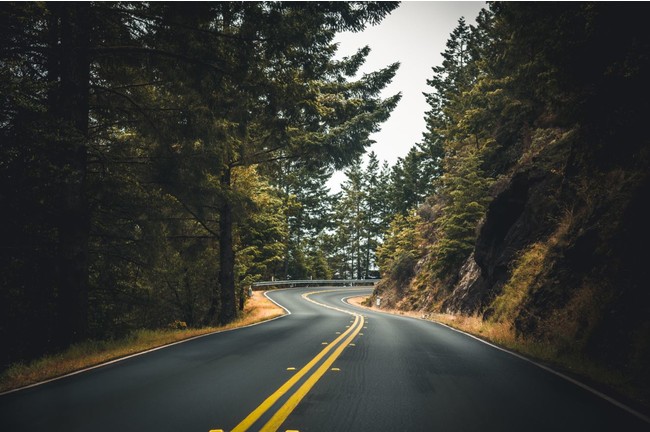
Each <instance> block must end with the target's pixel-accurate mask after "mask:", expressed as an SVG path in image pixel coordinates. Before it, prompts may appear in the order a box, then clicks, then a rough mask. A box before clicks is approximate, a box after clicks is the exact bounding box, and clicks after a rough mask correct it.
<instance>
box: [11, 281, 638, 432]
mask: <svg viewBox="0 0 650 432" xmlns="http://www.w3.org/2000/svg"><path fill="white" fill-rule="evenodd" d="M370 291H371V289H369V288H362V289H355V288H346V289H341V288H305V289H290V290H281V291H275V292H272V293H269V297H270V298H272V299H273V300H274V301H276V302H277V303H279V304H281V305H283V306H284V307H285V308H287V309H288V310H289V311H290V314H289V315H287V316H284V317H282V318H280V319H276V320H274V321H271V322H267V323H264V324H261V325H256V326H252V327H248V328H243V329H238V330H233V331H228V332H222V333H217V334H213V335H209V336H205V337H201V338H198V339H194V340H192V341H188V342H185V343H181V344H177V345H173V346H170V347H167V348H164V349H160V350H156V351H153V352H150V353H147V354H144V355H141V356H137V357H133V358H130V359H127V360H124V361H120V362H116V363H112V364H110V365H106V366H103V367H100V368H96V369H93V370H90V371H87V372H84V373H81V374H77V375H73V376H69V377H65V378H63V379H59V380H56V381H52V382H49V383H47V384H43V385H39V386H36V387H32V388H29V389H25V390H21V391H17V392H13V393H9V394H5V395H1V396H0V431H7V432H10V431H11V432H14V431H66V432H72V431H93V432H99V431H139V432H140V431H156V432H158V431H175V432H178V431H182V432H185V431H198V432H208V431H216V430H223V431H244V430H250V431H275V430H280V431H283V432H284V431H301V432H315V431H337V432H342V431H355V432H363V431H427V432H428V431H492V430H493V431H522V430H525V431H577V430H588V431H650V423H648V422H646V421H645V420H644V419H642V418H639V417H638V416H635V415H633V414H631V413H629V412H628V411H626V410H625V409H622V408H620V407H618V406H616V405H614V404H612V403H611V402H609V401H607V400H605V399H602V398H601V397H599V396H597V395H595V394H594V393H592V392H590V391H588V390H585V389H583V388H581V387H579V386H577V385H575V384H574V383H571V382H569V381H567V380H565V379H563V378H561V377H559V376H557V375H555V374H552V373H550V372H548V371H546V370H544V369H542V368H540V367H538V366H536V365H534V364H532V363H530V362H527V361H524V360H522V359H520V358H518V357H516V356H513V355H511V354H509V353H507V352H504V351H502V350H499V349H497V348H494V347H492V346H490V345H487V344H485V343H482V342H480V341H477V340H476V339H474V338H471V337H468V336H466V335H464V334H461V333H459V332H456V331H453V330H450V329H448V328H446V327H444V326H440V325H438V324H435V323H432V322H427V321H422V320H416V319H412V318H406V317H401V316H393V315H386V314H381V313H376V312H372V311H366V310H361V309H358V308H355V307H353V306H351V305H348V304H346V303H344V302H343V301H342V299H343V298H345V297H349V296H353V295H360V294H366V293H369V292H370Z"/></svg>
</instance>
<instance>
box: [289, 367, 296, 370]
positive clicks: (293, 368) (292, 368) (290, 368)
mask: <svg viewBox="0 0 650 432" xmlns="http://www.w3.org/2000/svg"><path fill="white" fill-rule="evenodd" d="M287 370H288V371H294V370H296V368H295V367H288V368H287Z"/></svg>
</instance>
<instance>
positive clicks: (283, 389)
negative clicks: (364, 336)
mask: <svg viewBox="0 0 650 432" xmlns="http://www.w3.org/2000/svg"><path fill="white" fill-rule="evenodd" d="M319 292H322V291H319ZM315 293H316V292H312V293H306V294H303V297H304V298H306V299H307V300H309V301H311V302H312V303H315V304H318V305H321V306H325V307H327V308H330V309H334V308H332V307H330V306H327V305H323V304H321V303H318V302H316V301H314V300H311V299H309V298H308V297H305V296H308V295H310V294H315ZM337 310H340V311H342V310H341V309H337ZM345 312H346V313H349V314H353V315H354V316H355V319H354V323H355V324H354V326H353V327H352V328H349V329H348V330H346V331H345V333H343V334H342V335H340V336H339V337H337V338H336V339H335V340H334V341H333V342H332V343H330V344H328V345H327V346H325V348H323V350H322V351H321V352H320V353H318V354H317V355H316V357H314V358H313V359H312V360H311V361H310V362H309V363H307V364H306V365H305V366H304V367H303V368H302V369H300V371H298V372H297V373H296V374H294V375H293V376H292V377H291V378H290V379H289V380H287V381H286V382H285V383H284V384H283V385H282V386H280V388H278V389H277V390H276V391H275V392H274V393H273V394H272V395H271V396H269V397H268V398H266V400H264V402H262V403H261V404H260V405H259V406H258V407H257V408H256V409H255V410H254V411H253V412H251V413H250V414H249V415H248V416H247V417H246V418H245V419H244V420H242V421H241V422H240V423H239V424H238V425H237V426H235V428H234V429H233V430H232V432H244V431H246V430H247V429H248V428H249V427H251V426H252V425H253V424H254V423H255V422H256V421H257V420H259V418H260V417H261V416H262V415H263V414H264V413H265V412H266V411H268V410H269V409H270V408H271V407H272V406H273V405H274V404H275V403H276V402H277V401H278V399H280V398H281V397H282V396H284V395H285V394H286V393H287V392H288V391H289V390H291V388H292V387H293V386H294V385H295V384H296V383H297V382H298V381H299V380H300V379H301V378H302V377H303V376H305V375H306V374H307V373H308V372H309V371H310V370H311V369H312V368H313V367H314V366H315V365H316V364H317V363H318V362H319V361H320V360H321V359H322V358H323V357H325V356H326V355H327V354H328V353H329V352H330V351H331V350H333V349H334V350H335V351H334V353H333V354H332V355H331V356H330V357H329V358H328V360H326V363H327V362H328V361H329V359H331V358H332V357H338V356H339V355H340V352H341V351H343V348H345V347H346V346H347V344H348V343H349V341H350V340H351V339H352V338H354V336H356V335H355V334H354V332H355V327H358V328H357V329H356V332H357V333H358V332H359V331H360V330H361V327H362V326H363V318H362V317H361V316H360V315H357V314H355V313H353V312H349V311H345ZM359 323H360V325H358V326H357V324H359ZM350 333H352V334H353V335H352V336H351V337H349V338H348V339H347V340H346V341H345V342H344V343H342V344H341V345H340V346H341V347H343V348H340V349H335V348H336V346H337V344H338V343H339V342H341V341H342V340H343V339H345V338H346V336H348V334H350ZM333 362H334V359H332V362H331V363H333ZM331 363H328V365H331ZM321 367H322V366H321ZM328 367H329V366H328ZM318 371H320V368H319V369H317V370H316V372H315V373H314V375H315V374H316V373H318ZM323 373H324V372H323ZM314 375H312V376H311V377H310V378H309V379H308V380H307V381H309V380H310V379H311V378H313V376H314ZM321 375H322V374H321ZM319 378H320V376H319ZM314 383H315V381H314ZM312 386H313V384H312ZM303 387H304V384H303V386H301V387H300V389H302V388H303ZM310 388H311V387H310ZM300 389H299V390H300ZM301 399H302V397H301ZM285 405H286V404H285ZM276 414H277V413H276ZM287 416H288V413H287ZM277 427H280V424H278V425H277ZM277 427H276V429H273V430H274V431H275V430H277ZM268 430H270V429H268Z"/></svg>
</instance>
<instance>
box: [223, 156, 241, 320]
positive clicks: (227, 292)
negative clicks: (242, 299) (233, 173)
mask: <svg viewBox="0 0 650 432" xmlns="http://www.w3.org/2000/svg"><path fill="white" fill-rule="evenodd" d="M221 185H222V187H223V188H224V192H225V196H226V198H225V199H224V202H223V205H222V206H221V215H220V218H219V288H220V298H221V311H220V314H219V323H220V324H227V323H229V322H232V321H233V320H234V319H235V318H236V317H237V302H236V298H235V252H234V250H233V236H232V230H233V222H232V204H231V202H230V196H229V194H228V192H229V191H230V168H226V171H225V172H224V174H223V177H222V182H221Z"/></svg>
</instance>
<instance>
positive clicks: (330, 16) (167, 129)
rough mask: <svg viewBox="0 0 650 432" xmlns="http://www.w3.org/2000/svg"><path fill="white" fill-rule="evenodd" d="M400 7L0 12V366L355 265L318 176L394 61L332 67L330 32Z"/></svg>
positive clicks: (373, 109) (219, 316)
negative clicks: (282, 281)
mask: <svg viewBox="0 0 650 432" xmlns="http://www.w3.org/2000/svg"><path fill="white" fill-rule="evenodd" d="M396 7H397V3H394V2H381V3H361V2H345V3H343V2H340V3H330V2H325V3H316V2H310V3H294V2H287V3H283V2H205V3H155V2H154V3H141V2H119V3H102V2H97V3H95V2H77V3H59V2H54V3H47V2H45V3H44V2H39V3H36V2H26V3H3V4H2V5H1V6H0V40H1V41H0V76H1V77H0V86H1V87H0V96H1V99H0V104H1V105H0V109H1V117H0V134H1V136H0V141H1V142H2V145H1V147H0V208H2V221H3V222H2V224H0V226H1V228H0V230H1V232H0V237H1V238H2V244H1V246H0V338H1V339H2V340H3V349H2V358H0V364H2V365H7V364H8V363H10V362H12V361H16V360H24V359H29V358H32V357H34V356H38V355H41V354H43V353H48V352H56V351H57V350H59V349H62V348H65V347H67V346H69V345H70V344H73V343H76V342H78V341H83V340H86V339H89V338H92V339H106V338H116V337H122V336H124V335H126V334H128V333H129V332H130V331H132V330H134V329H138V328H164V327H165V326H168V325H169V324H170V323H173V322H176V321H181V322H184V323H186V324H187V325H189V326H194V327H198V326H204V325H214V324H219V323H227V322H230V321H232V320H233V319H234V318H235V317H236V316H237V315H238V314H239V311H240V310H241V309H242V308H243V304H244V301H245V296H244V294H243V290H244V289H245V288H246V287H247V285H249V284H250V282H251V281H254V280H260V279H265V280H268V279H271V278H272V277H276V278H286V277H287V276H288V275H290V276H291V277H306V276H323V277H330V276H332V274H333V273H334V271H335V270H334V269H337V270H336V271H340V272H347V273H348V275H349V273H350V272H351V271H352V270H351V268H352V267H351V266H352V265H354V268H355V269H357V270H356V271H361V270H360V268H361V266H362V261H358V260H359V256H360V255H357V261H355V262H354V263H351V262H350V261H349V260H347V259H346V258H344V257H345V255H344V254H345V253H347V252H348V251H347V250H340V251H339V248H338V246H339V245H340V244H341V243H340V242H342V241H345V242H346V244H347V243H348V242H347V239H340V238H337V237H336V235H334V234H332V232H333V231H332V230H330V229H326V228H327V227H328V226H329V225H330V224H331V223H332V221H333V220H335V217H338V218H341V217H347V216H346V215H341V214H342V213H343V209H341V208H339V207H340V206H342V205H345V204H344V203H340V204H339V205H338V206H334V205H333V204H332V205H327V206H321V204H322V203H324V202H330V201H332V199H331V198H330V197H328V194H327V192H328V191H327V190H326V189H325V187H324V182H325V181H326V179H327V178H328V177H329V176H331V173H332V172H333V170H335V169H343V168H345V167H348V166H352V167H353V168H351V169H355V168H354V166H355V163H357V161H358V159H359V157H360V156H361V155H362V154H363V153H364V152H365V151H366V149H367V148H368V146H369V145H370V144H371V140H370V139H369V135H370V134H371V133H373V132H375V131H376V130H377V129H378V127H379V125H380V124H381V123H382V122H383V121H384V120H386V119H387V118H388V116H389V115H390V112H391V111H392V109H393V108H394V107H395V106H396V104H397V102H398V101H399V99H400V95H399V94H397V95H394V96H392V97H386V98H382V97H380V95H379V94H380V92H381V91H382V89H384V88H385V86H386V85H387V84H388V83H389V82H390V81H391V79H392V77H393V76H394V75H395V73H396V71H397V69H398V67H399V65H398V64H393V65H390V66H388V67H386V68H385V69H382V70H378V71H375V72H373V73H368V74H363V75H362V76H357V75H358V74H357V71H358V70H359V67H360V66H361V65H362V64H363V63H364V61H365V58H366V57H367V55H368V53H369V49H368V48H361V49H360V50H359V51H358V52H357V53H356V54H354V55H352V56H350V57H346V58H343V59H337V58H336V57H335V53H336V45H335V44H334V43H333V39H334V37H335V35H336V34H337V33H338V32H341V31H360V30H362V29H363V28H365V27H366V26H368V25H374V24H377V23H379V22H380V21H381V20H382V19H383V18H384V17H385V16H386V15H387V14H389V13H390V12H391V11H392V10H393V9H395V8H396ZM335 211H338V213H336V216H335V215H334V212H335ZM323 212H327V214H324V213H323ZM357 222H358V223H361V221H357ZM350 227H351V228H352V227H353V226H352V225H350ZM354 227H357V225H355V226H354ZM354 229H356V228H354ZM321 233H323V234H322V235H321ZM346 235H353V234H352V233H350V234H346ZM354 235H356V236H357V239H358V236H359V235H360V232H359V231H358V230H357V231H355V232H354ZM365 238H368V236H367V235H366V237H365ZM372 241H374V242H376V241H377V240H376V238H373V239H372ZM371 244H372V243H371ZM358 245H360V243H358ZM358 248H360V246H358ZM334 251H335V252H336V253H334ZM366 256H367V251H366ZM363 265H365V266H366V267H367V265H366V264H363ZM339 268H340V269H341V270H338V269H339Z"/></svg>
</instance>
